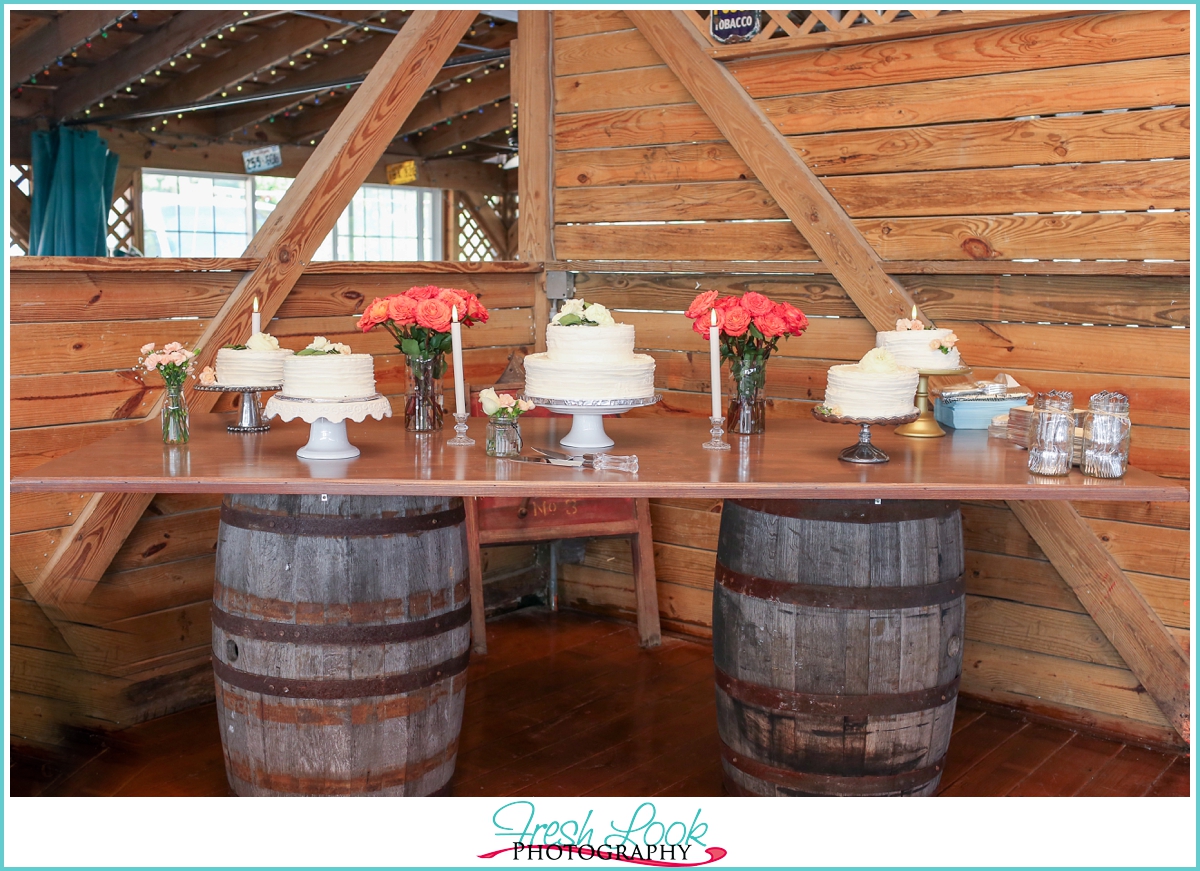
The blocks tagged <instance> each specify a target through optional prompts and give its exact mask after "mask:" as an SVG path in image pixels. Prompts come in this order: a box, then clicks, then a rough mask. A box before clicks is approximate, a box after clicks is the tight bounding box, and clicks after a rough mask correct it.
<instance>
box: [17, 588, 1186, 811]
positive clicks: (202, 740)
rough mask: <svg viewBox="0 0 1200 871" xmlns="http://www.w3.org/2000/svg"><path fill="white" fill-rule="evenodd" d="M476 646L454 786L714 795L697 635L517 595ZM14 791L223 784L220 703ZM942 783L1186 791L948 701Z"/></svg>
mask: <svg viewBox="0 0 1200 871" xmlns="http://www.w3.org/2000/svg"><path fill="white" fill-rule="evenodd" d="M488 644H489V646H490V651H489V655H488V656H486V657H474V658H473V659H472V662H471V666H470V671H469V673H468V676H469V680H468V684H467V701H466V713H465V715H464V720H463V728H462V737H461V743H460V749H459V754H458V767H457V772H456V774H455V778H454V785H453V794H454V795H477V796H513V795H542V796H546V795H566V796H571V795H630V796H648V795H675V796H715V795H721V794H722V788H721V773H720V765H719V763H718V761H717V760H718V754H717V730H716V715H715V711H714V701H713V685H712V651H711V648H710V647H709V645H707V644H701V643H696V642H693V641H684V640H680V639H675V638H667V639H664V641H663V645H662V647H661V648H659V649H657V650H654V651H643V650H641V649H639V648H638V646H637V633H636V630H635V629H634V627H633V626H630V625H628V624H625V623H617V622H610V621H606V620H602V619H598V618H595V617H592V616H588V615H584V614H579V613H575V612H561V613H558V614H552V613H550V612H548V611H545V610H542V609H526V610H523V611H518V612H516V613H514V614H510V615H508V616H505V617H503V618H500V619H497V620H494V621H492V622H489V623H488ZM12 790H13V795H59V796H64V795H76V796H82V795H138V796H160V795H189V796H215V795H229V794H230V792H229V787H228V785H227V783H226V780H225V769H224V764H223V762H222V759H221V743H220V735H219V733H218V730H217V718H216V711H215V709H214V707H213V706H212V705H206V706H204V707H201V708H197V709H194V710H191V711H187V712H184V713H181V714H176V715H174V716H171V717H164V718H162V719H160V720H155V721H152V722H149V723H145V724H142V725H140V726H136V727H134V728H131V729H127V730H125V731H124V732H121V733H118V734H116V735H111V736H107V737H105V738H104V739H103V740H102V741H99V742H97V743H95V744H92V745H90V746H87V745H84V746H80V747H78V748H76V749H75V750H74V751H72V752H70V753H69V754H67V755H66V756H65V757H62V756H60V757H59V758H51V757H49V756H46V755H38V754H36V753H26V752H20V753H19V752H18V751H17V749H16V748H14V751H13V763H12ZM940 793H941V794H942V795H963V796H968V795H973V796H999V795H1042V796H1066V795H1112V796H1141V795H1174V796H1180V795H1187V794H1188V759H1187V757H1185V756H1173V755H1169V754H1165V753H1160V752H1157V751H1153V750H1147V749H1143V748H1139V747H1135V746H1131V745H1126V744H1121V743H1119V742H1114V741H1105V740H1100V739H1097V738H1093V737H1089V736H1087V735H1083V734H1079V733H1077V732H1073V731H1071V730H1069V729H1066V728H1057V727H1053V726H1047V725H1042V724H1039V723H1031V722H1027V721H1025V720H1022V719H1021V718H1019V717H1017V716H1006V715H1002V714H996V713H990V712H989V713H985V712H983V711H981V710H977V709H972V708H970V707H969V703H962V702H960V705H959V712H958V717H957V719H956V721H955V725H954V739H953V741H952V742H951V745H950V753H949V756H948V758H947V763H946V773H945V776H944V777H943V778H942V784H941V789H940Z"/></svg>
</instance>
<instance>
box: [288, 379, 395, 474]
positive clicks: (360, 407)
mask: <svg viewBox="0 0 1200 871" xmlns="http://www.w3.org/2000/svg"><path fill="white" fill-rule="evenodd" d="M266 414H267V417H268V418H271V417H275V416H276V415H278V416H279V419H280V420H283V421H285V422H286V421H289V420H294V419H295V418H297V417H298V418H300V419H301V420H302V421H304V422H305V423H307V424H309V432H308V443H307V444H306V445H305V446H304V447H302V448H300V450H298V451H296V456H297V457H299V458H300V459H302V460H351V459H353V458H354V457H357V456H358V455H359V453H360V452H359V450H358V448H356V447H355V446H354V445H352V444H350V438H349V436H347V435H346V421H348V420H352V421H354V422H355V423H362V422H363V421H364V420H365V419H366V418H368V417H373V418H375V419H376V420H383V419H384V418H385V417H391V416H392V404H391V403H390V402H389V401H388V400H387V398H386V397H384V396H382V395H380V394H378V393H376V394H373V395H371V396H364V397H361V398H358V399H296V398H293V397H291V396H282V395H280V394H278V393H276V394H275V395H274V396H272V397H271V398H270V399H268V400H267V409H266Z"/></svg>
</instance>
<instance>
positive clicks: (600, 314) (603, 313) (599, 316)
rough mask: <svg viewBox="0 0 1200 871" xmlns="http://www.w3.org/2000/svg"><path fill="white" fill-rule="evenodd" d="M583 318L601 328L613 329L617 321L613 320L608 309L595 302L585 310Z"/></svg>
mask: <svg viewBox="0 0 1200 871" xmlns="http://www.w3.org/2000/svg"><path fill="white" fill-rule="evenodd" d="M583 317H584V320H588V321H591V322H592V323H593V324H595V325H596V326H599V327H611V326H612V325H613V324H615V323H616V321H614V320H613V316H612V315H611V314H609V311H608V309H606V308H605V307H604V306H602V305H600V303H598V302H594V303H592V304H591V305H589V306H588V307H587V308H586V309H584V311H583Z"/></svg>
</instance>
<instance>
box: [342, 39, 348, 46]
mask: <svg viewBox="0 0 1200 871" xmlns="http://www.w3.org/2000/svg"><path fill="white" fill-rule="evenodd" d="M349 42H350V40H348V39H346V38H345V37H342V45H346V44H348V43H349Z"/></svg>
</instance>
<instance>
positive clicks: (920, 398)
mask: <svg viewBox="0 0 1200 871" xmlns="http://www.w3.org/2000/svg"><path fill="white" fill-rule="evenodd" d="M970 371H971V367H970V366H963V367H962V368H959V369H918V370H917V372H918V373H919V374H920V376H921V378H920V380H919V381H918V382H917V408H918V409H919V410H920V412H921V415H920V417H918V418H917V419H916V420H914V421H913V422H912V423H906V424H905V425H904V426H898V427H896V435H902V436H908V437H909V438H912V439H940V438H941V437H942V436H944V435H945V434H946V431H945V430H944V429H942V426H941V424H939V423H938V422H937V420H935V419H934V416H933V406H932V405H931V404H930V402H929V376H930V375H965V374H966V373H968V372H970Z"/></svg>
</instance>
